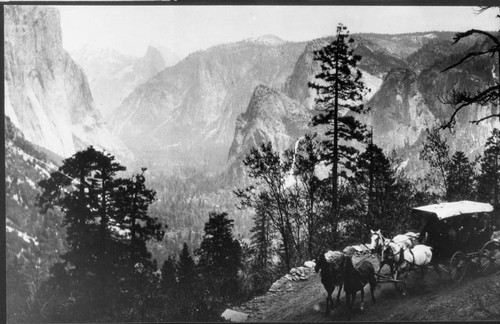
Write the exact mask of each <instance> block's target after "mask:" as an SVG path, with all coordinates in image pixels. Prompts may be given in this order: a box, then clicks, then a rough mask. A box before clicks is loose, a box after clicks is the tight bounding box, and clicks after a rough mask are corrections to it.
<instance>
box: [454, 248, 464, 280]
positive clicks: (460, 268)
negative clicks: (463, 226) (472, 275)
mask: <svg viewBox="0 0 500 324" xmlns="http://www.w3.org/2000/svg"><path fill="white" fill-rule="evenodd" d="M450 268H451V271H450V274H451V279H453V280H454V281H461V280H462V279H463V278H464V276H465V272H466V270H467V261H466V257H465V254H464V253H463V252H461V251H457V252H455V254H453V256H452V257H451V260H450Z"/></svg>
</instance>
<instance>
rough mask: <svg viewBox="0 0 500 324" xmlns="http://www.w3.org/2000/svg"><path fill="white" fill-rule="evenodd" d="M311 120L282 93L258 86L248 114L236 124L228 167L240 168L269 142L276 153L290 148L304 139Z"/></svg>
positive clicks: (241, 116)
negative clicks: (252, 151)
mask: <svg viewBox="0 0 500 324" xmlns="http://www.w3.org/2000/svg"><path fill="white" fill-rule="evenodd" d="M310 119H311V114H310V112H309V111H308V110H307V109H306V108H305V107H304V106H302V105H300V104H299V103H298V102H296V101H295V100H293V99H290V98H289V97H287V96H286V95H285V94H283V93H282V92H279V91H277V90H273V89H271V88H268V87H266V86H262V85H261V86H258V87H257V88H255V91H254V93H253V95H252V98H251V99H250V103H249V105H248V107H247V110H246V111H245V112H244V113H243V114H241V115H240V116H239V117H238V119H237V120H236V129H235V135H234V140H233V143H232V145H231V149H230V150H229V158H228V163H229V165H230V166H231V167H232V168H237V167H239V166H240V165H241V161H242V160H243V158H244V156H245V155H246V154H247V153H248V152H249V151H250V149H251V148H252V147H258V146H259V145H260V144H261V143H267V142H271V143H272V145H273V148H274V149H275V150H276V151H278V152H283V151H284V150H286V149H290V148H293V146H294V143H295V141H296V140H297V139H298V138H300V137H301V136H303V135H304V134H305V133H306V132H307V129H308V127H307V126H308V122H309V120H310Z"/></svg>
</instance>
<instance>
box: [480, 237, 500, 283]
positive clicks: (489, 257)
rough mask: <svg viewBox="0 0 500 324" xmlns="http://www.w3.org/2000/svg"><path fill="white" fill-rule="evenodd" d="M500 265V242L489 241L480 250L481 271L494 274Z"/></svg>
mask: <svg viewBox="0 0 500 324" xmlns="http://www.w3.org/2000/svg"><path fill="white" fill-rule="evenodd" d="M499 265H500V242H497V241H489V242H487V243H486V244H485V245H484V246H483V248H482V249H481V252H480V266H481V269H480V271H481V272H482V273H483V274H486V275H488V274H492V273H493V272H494V271H495V270H497V269H498V267H499Z"/></svg>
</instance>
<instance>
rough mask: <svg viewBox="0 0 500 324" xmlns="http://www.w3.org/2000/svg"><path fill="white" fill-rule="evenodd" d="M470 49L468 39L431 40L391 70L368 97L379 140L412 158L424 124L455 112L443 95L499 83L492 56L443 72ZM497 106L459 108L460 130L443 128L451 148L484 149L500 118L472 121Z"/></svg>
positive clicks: (474, 151)
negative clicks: (459, 42) (403, 65)
mask: <svg viewBox="0 0 500 324" xmlns="http://www.w3.org/2000/svg"><path fill="white" fill-rule="evenodd" d="M476 41H477V42H480V40H478V39H476ZM469 48H470V47H468V46H467V44H463V45H459V46H457V47H454V46H451V43H450V42H449V41H442V40H439V39H437V40H432V41H429V42H428V43H426V44H425V45H424V46H423V47H422V48H420V49H419V50H417V51H416V52H414V53H412V54H411V55H410V56H408V59H407V61H408V63H409V64H408V67H406V68H397V69H393V70H391V71H389V73H387V75H386V76H385V78H384V82H383V84H382V87H381V88H380V90H379V91H378V92H377V93H376V94H375V95H374V96H373V98H372V99H371V100H370V101H369V102H368V105H369V106H370V107H372V111H371V113H370V115H369V120H366V121H367V123H368V124H371V125H372V126H373V131H374V141H375V142H376V143H377V144H378V145H379V146H381V147H383V148H384V149H387V150H392V149H399V150H401V152H402V153H403V154H405V155H406V156H407V157H411V158H412V159H413V160H417V159H418V151H419V150H420V148H421V144H422V141H423V140H425V137H426V132H425V129H426V128H427V127H433V126H435V125H437V124H440V123H442V122H444V121H445V120H447V119H448V118H449V117H450V116H451V113H452V107H451V106H450V105H448V104H444V103H443V102H441V100H440V97H443V96H444V95H446V93H447V92H449V91H450V90H452V89H462V90H469V91H475V89H477V88H478V87H485V85H488V84H490V85H492V84H494V82H495V80H494V75H495V70H496V71H498V65H497V66H495V65H494V64H495V63H494V62H493V60H490V59H488V58H484V59H477V60H475V61H473V62H470V63H467V64H464V65H462V66H460V67H459V68H457V69H453V70H450V71H447V72H444V73H442V72H441V71H442V70H443V69H444V68H445V67H447V66H449V65H451V64H452V63H455V62H456V61H457V60H458V59H459V58H460V57H462V56H463V55H464V54H465V53H466V52H467V51H469ZM496 109H498V108H496V107H494V106H493V105H489V106H485V107H479V106H478V105H474V106H472V108H468V109H466V110H464V111H463V112H461V113H459V114H458V115H457V125H456V131H455V133H454V134H451V133H449V132H443V136H445V137H447V138H448V139H449V144H450V148H451V150H452V151H455V150H462V151H464V152H465V153H466V154H467V155H468V156H473V155H475V154H477V153H479V151H481V149H482V147H483V146H484V143H485V141H486V138H487V137H489V136H490V135H491V131H492V129H493V128H494V127H500V123H499V122H498V120H495V119H491V120H487V121H484V122H482V123H481V124H479V125H477V126H476V125H472V124H471V123H469V121H471V120H477V119H480V118H481V117H484V116H486V114H487V113H490V112H492V111H495V110H496Z"/></svg>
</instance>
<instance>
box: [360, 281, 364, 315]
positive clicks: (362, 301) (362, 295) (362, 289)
mask: <svg viewBox="0 0 500 324" xmlns="http://www.w3.org/2000/svg"><path fill="white" fill-rule="evenodd" d="M359 309H360V310H361V311H363V310H364V309H365V288H364V287H363V288H361V306H360V307H359Z"/></svg>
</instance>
